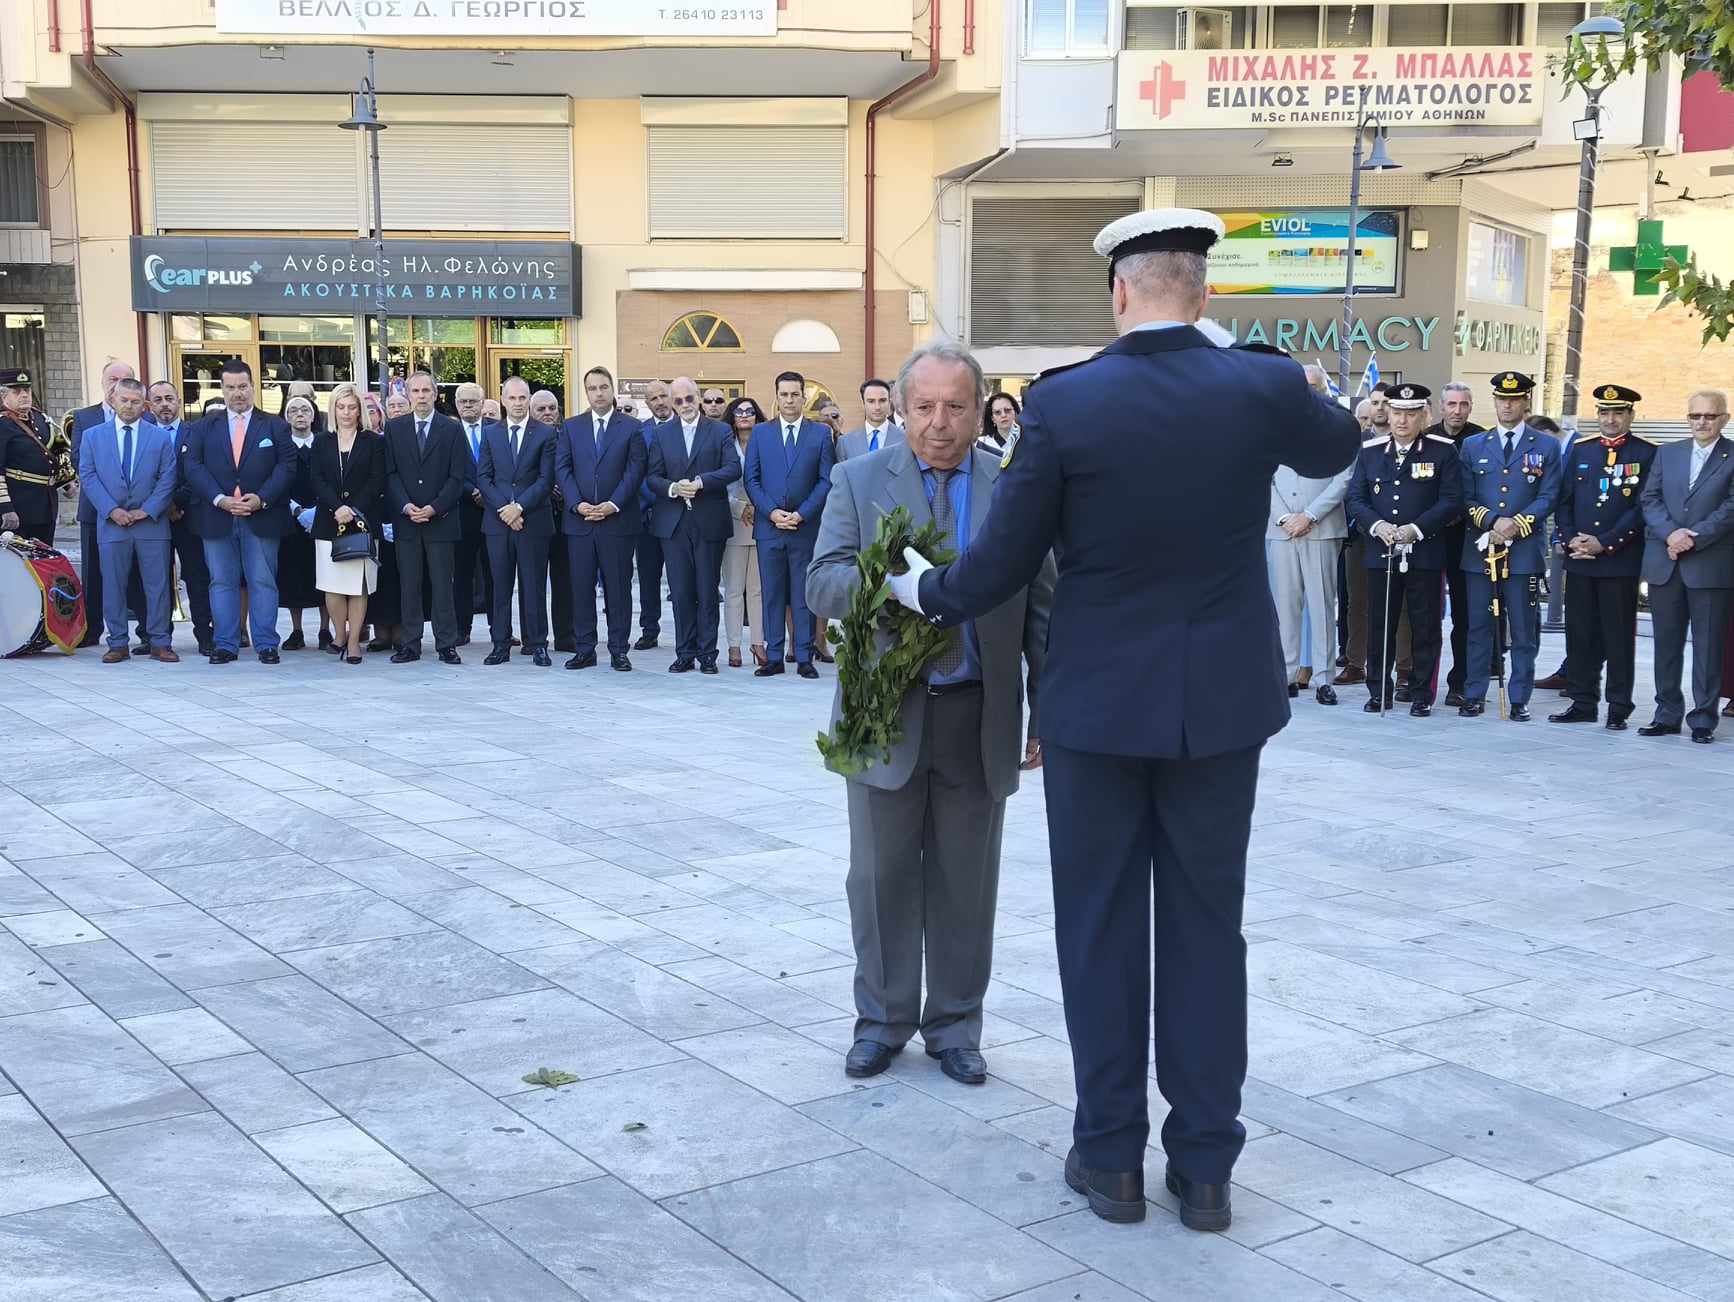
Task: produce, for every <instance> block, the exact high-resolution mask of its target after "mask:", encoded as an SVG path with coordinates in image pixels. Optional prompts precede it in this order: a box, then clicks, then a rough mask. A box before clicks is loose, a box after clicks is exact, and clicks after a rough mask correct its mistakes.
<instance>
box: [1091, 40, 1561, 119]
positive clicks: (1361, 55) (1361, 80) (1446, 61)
mask: <svg viewBox="0 0 1734 1302" xmlns="http://www.w3.org/2000/svg"><path fill="white" fill-rule="evenodd" d="M1544 71H1545V69H1544V67H1543V61H1542V59H1541V56H1540V55H1539V54H1538V53H1537V52H1536V51H1534V50H1530V49H1518V48H1513V47H1511V46H1470V47H1464V48H1461V49H1443V50H1441V49H1372V50H1222V51H1217V50H1178V51H1169V50H1163V51H1156V50H1127V51H1124V52H1122V53H1121V55H1120V67H1119V72H1120V84H1119V92H1118V94H1117V96H1116V104H1115V114H1116V121H1117V124H1118V126H1119V128H1120V130H1122V131H1137V130H1151V129H1154V130H1164V131H1167V130H1193V131H1196V130H1211V129H1220V128H1237V127H1316V126H1332V125H1342V126H1348V127H1352V126H1354V124H1355V121H1356V119H1357V117H1358V116H1359V114H1360V113H1361V112H1362V111H1363V110H1364V109H1372V110H1373V111H1375V112H1376V113H1377V114H1378V116H1379V118H1380V120H1381V121H1383V122H1384V124H1385V125H1386V126H1419V125H1428V124H1432V125H1438V124H1441V123H1446V124H1468V125H1474V126H1533V125H1534V124H1536V123H1538V122H1540V121H1541V114H1542V109H1543V107H1544V104H1543V99H1544V91H1543V87H1542V76H1543V73H1544Z"/></svg>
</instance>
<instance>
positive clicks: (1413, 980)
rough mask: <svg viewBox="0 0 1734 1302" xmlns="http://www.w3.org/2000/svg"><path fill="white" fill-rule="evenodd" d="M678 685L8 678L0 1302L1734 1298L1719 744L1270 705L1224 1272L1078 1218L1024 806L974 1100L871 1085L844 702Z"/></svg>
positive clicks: (1550, 702)
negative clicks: (842, 733)
mask: <svg viewBox="0 0 1734 1302" xmlns="http://www.w3.org/2000/svg"><path fill="white" fill-rule="evenodd" d="M479 628H480V622H479V621H478V629H479ZM1548 642H1549V646H1548V647H1547V649H1546V650H1545V651H1544V654H1543V657H1542V662H1543V667H1544V668H1551V667H1552V665H1553V664H1554V663H1555V662H1556V661H1557V651H1558V649H1557V639H1554V638H1549V639H1548ZM182 649H183V651H185V650H186V649H187V648H186V647H185V646H183V648H182ZM1646 651H1647V647H1646ZM669 658H670V657H669V652H668V651H667V650H666V649H665V650H663V651H661V652H652V653H645V654H640V655H638V656H637V657H636V660H637V663H638V665H639V668H640V672H637V673H634V674H632V675H630V676H623V675H617V674H612V673H609V672H608V671H607V670H606V669H603V670H600V671H590V672H586V673H583V674H573V673H566V672H564V671H562V670H560V669H558V668H556V669H553V670H538V669H536V668H534V667H532V666H531V665H529V664H528V663H527V662H522V661H516V660H515V661H513V662H512V663H511V664H510V665H509V666H505V667H501V668H492V669H489V668H483V667H482V666H481V665H480V664H479V663H477V662H478V661H479V660H480V652H479V651H478V650H477V649H476V648H474V647H472V648H470V653H469V663H466V664H465V665H464V666H463V668H461V669H448V668H445V667H443V666H441V665H439V664H437V663H435V662H434V661H433V660H432V659H431V657H430V658H429V659H427V660H424V661H423V662H421V663H420V664H418V665H414V666H407V667H397V668H394V667H390V666H387V665H386V664H385V663H384V657H381V656H371V657H369V658H368V662H367V663H366V664H365V665H363V666H359V667H349V666H346V665H342V664H339V663H335V662H334V661H333V659H332V658H331V657H328V656H324V655H321V654H319V653H317V652H314V651H308V652H302V653H295V654H288V655H285V657H284V664H283V666H282V667H281V668H279V669H276V670H268V669H264V668H262V667H260V666H259V665H258V664H256V663H254V662H253V661H252V660H251V659H250V658H247V659H244V660H243V661H242V662H241V663H239V664H237V665H234V666H231V667H227V668H221V669H218V668H212V667H210V666H208V665H206V664H205V663H204V662H203V660H200V659H192V658H189V660H188V661H187V663H185V664H182V665H180V666H178V667H169V666H162V665H156V664H150V663H147V662H144V661H133V662H132V663H130V664H128V665H125V666H121V667H106V668H105V667H103V666H101V665H99V664H98V663H97V658H96V656H95V655H94V654H92V653H89V652H87V653H84V654H81V655H79V656H78V657H77V658H75V659H72V660H66V659H63V658H61V657H59V656H44V657H37V658H34V659H32V660H30V661H27V662H8V663H6V664H5V665H4V666H0V746H3V747H4V750H5V752H6V754H7V755H8V756H10V757H11V758H10V762H9V763H8V764H7V765H6V767H5V769H4V772H3V773H0V777H3V779H4V782H5V789H4V790H0V921H3V923H4V931H0V1070H3V1072H4V1076H3V1077H0V1298H3V1299H5V1302H40V1300H46V1299H77V1300H78V1302H89V1300H91V1299H117V1300H124V1302H137V1300H141V1299H163V1300H169V1299H175V1300H178V1299H200V1298H203V1299H222V1298H232V1297H239V1296H247V1297H263V1298H270V1299H273V1300H274V1302H387V1300H391V1302H396V1300H398V1299H410V1298H421V1297H424V1296H425V1297H429V1298H435V1299H440V1300H441V1302H496V1300H497V1302H557V1300H558V1299H568V1298H575V1297H583V1298H590V1299H642V1300H645V1302H665V1300H669V1302H672V1300H682V1299H705V1300H706V1302H723V1300H724V1299H754V1300H758V1299H772V1298H788V1297H797V1298H803V1299H824V1300H827V1302H829V1300H835V1302H863V1300H865V1299H898V1300H900V1302H901V1300H911V1302H927V1300H929V1299H933V1300H939V1299H992V1298H1007V1297H1017V1298H1022V1299H1027V1300H1030V1302H1038V1300H1039V1302H1063V1300H1067V1299H1076V1300H1078V1302H1120V1300H1123V1299H1132V1298H1137V1297H1149V1298H1179V1297H1185V1298H1218V1299H1220V1298H1227V1299H1247V1300H1248V1302H1311V1300H1312V1299H1320V1298H1331V1297H1345V1296H1346V1297H1351V1298H1357V1299H1362V1300H1363V1302H1448V1300H1450V1299H1462V1300H1464V1302H1468V1299H1471V1298H1481V1297H1492V1298H1497V1299H1508V1300H1514V1302H1515V1300H1519V1299H1535V1300H1537V1302H1558V1300H1559V1299H1568V1298H1569V1299H1572V1300H1573V1302H1649V1300H1651V1299H1662V1298H1678V1297H1696V1298H1702V1299H1730V1298H1734V1215H1731V1214H1730V1209H1734V1083H1731V1081H1730V1079H1729V1076H1730V1075H1734V835H1731V833H1734V798H1731V797H1734V737H1729V738H1727V739H1726V740H1725V741H1724V742H1723V743H1721V744H1718V745H1715V746H1712V747H1708V748H1706V747H1698V746H1692V745H1690V744H1687V743H1685V742H1683V741H1674V742H1671V743H1670V742H1665V741H1644V740H1641V739H1639V738H1638V737H1637V736H1636V734H1635V733H1633V732H1628V733H1626V734H1624V735H1621V736H1610V735H1608V734H1606V733H1604V732H1603V731H1602V730H1601V729H1599V728H1574V729H1565V728H1558V727H1550V726H1548V725H1547V724H1546V723H1543V722H1541V721H1540V717H1539V716H1540V715H1541V714H1542V713H1543V712H1545V710H1547V709H1552V708H1557V707H1556V706H1555V704H1554V698H1553V697H1552V696H1551V694H1543V695H1542V696H1539V697H1538V698H1537V702H1536V704H1537V706H1538V707H1539V708H1538V710H1537V714H1538V718H1537V721H1536V722H1535V723H1533V724H1531V725H1529V726H1528V727H1519V726H1517V725H1513V724H1509V723H1501V722H1498V721H1496V720H1493V719H1483V720H1480V721H1475V722H1467V721H1462V720H1459V719H1457V718H1456V717H1455V716H1454V714H1452V715H1445V714H1442V715H1440V716H1439V717H1436V718H1434V719H1432V720H1429V721H1426V722H1417V721H1412V720H1410V719H1409V718H1407V717H1406V716H1402V715H1400V716H1398V717H1394V718H1391V719H1389V720H1386V721H1384V722H1380V721H1378V720H1375V719H1371V718H1368V717H1366V716H1365V715H1363V714H1362V713H1361V712H1360V709H1359V706H1360V704H1361V701H1362V700H1363V699H1365V698H1364V696H1363V695H1361V694H1360V693H1359V692H1358V691H1352V692H1345V703H1344V706H1343V707H1342V708H1339V709H1336V710H1328V709H1323V708H1320V707H1318V706H1316V705H1314V704H1313V703H1312V701H1311V700H1310V699H1309V698H1303V699H1302V700H1301V701H1299V702H1297V710H1296V714H1297V717H1296V720H1295V722H1294V724H1293V725H1292V726H1291V727H1290V728H1289V729H1288V731H1287V732H1285V733H1284V734H1283V735H1282V736H1281V737H1280V738H1278V739H1277V741H1276V742H1275V743H1274V744H1273V745H1272V746H1271V747H1270V749H1269V751H1268V752H1267V759H1266V769H1265V776H1264V782H1263V787H1262V798H1261V801H1260V804H1259V810H1258V818H1257V823H1258V827H1257V832H1256V839H1255V844H1254V858H1253V866H1252V874H1253V880H1252V882H1251V883H1250V890H1251V892H1252V893H1251V894H1250V895H1249V898H1248V900H1247V931H1248V939H1249V941H1250V942H1251V948H1250V964H1251V988H1252V993H1253V999H1252V1075H1253V1079H1252V1080H1250V1081H1249V1082H1248V1085H1247V1091H1246V1100H1245V1112H1246V1125H1247V1130H1248V1133H1249V1136H1250V1142H1249V1143H1248V1145H1247V1148H1246V1153H1245V1156H1244V1158H1243V1159H1242V1161H1241V1164H1240V1166H1239V1168H1238V1169H1237V1171H1236V1172H1235V1178H1236V1182H1237V1188H1236V1194H1235V1208H1236V1218H1235V1225H1234V1228H1233V1230H1232V1231H1231V1232H1230V1233H1229V1234H1228V1235H1227V1236H1211V1235H1201V1234H1194V1233H1190V1232H1188V1231H1185V1230H1182V1229H1181V1228H1180V1227H1179V1225H1178V1223H1177V1222H1176V1221H1175V1219H1174V1218H1173V1216H1172V1214H1171V1212H1170V1210H1169V1208H1168V1205H1167V1203H1166V1195H1158V1196H1157V1198H1156V1201H1157V1203H1158V1206H1157V1207H1156V1208H1154V1209H1152V1216H1151V1218H1150V1219H1149V1220H1148V1221H1147V1222H1146V1223H1144V1224H1142V1225H1137V1226H1119V1227H1115V1226H1109V1225H1107V1224H1105V1223H1103V1222H1101V1221H1099V1220H1097V1219H1096V1218H1095V1217H1094V1216H1093V1215H1092V1214H1091V1213H1090V1212H1089V1211H1088V1210H1086V1209H1083V1208H1082V1206H1081V1203H1080V1200H1079V1199H1078V1198H1077V1197H1076V1196H1074V1195H1073V1194H1072V1193H1071V1192H1070V1191H1069V1190H1068V1189H1067V1188H1066V1185H1065V1183H1064V1182H1063V1180H1062V1179H1061V1159H1062V1158H1063V1156H1064V1154H1065V1150H1066V1146H1067V1144H1068V1142H1069V1129H1070V1120H1071V1112H1070V1109H1071V1105H1072V1102H1073V1085H1072V1074H1071V1065H1070V1059H1069V1056H1068V1050H1067V1045H1066V1038H1065V1025H1064V1021H1063V1018H1062V1015H1061V1009H1060V1004H1059V1002H1058V1000H1059V996H1060V991H1059V982H1058V979H1057V976H1056V972H1055V963H1054V949H1053V937H1052V934H1051V931H1050V922H1051V913H1050V909H1051V901H1050V893H1049V887H1048V881H1047V849H1046V840H1045V831H1044V818H1043V809H1042V799H1041V793H1040V783H1039V780H1037V781H1032V782H1030V783H1028V784H1027V785H1026V788H1025V790H1024V792H1023V793H1021V794H1020V795H1019V796H1018V797H1016V798H1015V799H1014V800H1013V801H1012V804H1011V807H1010V813H1009V817H1008V819H1007V831H1006V845H1005V850H1006V863H1005V874H1004V880H1003V882H1002V885H1001V888H1000V914H999V929H998V944H997V962H996V964H995V982H994V986H993V988H992V990H991V991H990V993H989V997H988V1017H987V1040H986V1044H985V1049H986V1053H987V1057H988V1063H989V1068H990V1070H991V1072H992V1073H993V1074H992V1077H991V1079H990V1080H989V1082H988V1084H987V1085H985V1086H983V1087H980V1088H974V1089H971V1088H967V1087H964V1086H961V1085H957V1084H954V1083H953V1082H951V1081H950V1080H948V1079H946V1078H945V1077H944V1076H942V1075H941V1074H940V1072H939V1070H938V1067H937V1064H935V1063H934V1062H932V1061H931V1060H929V1059H928V1058H926V1057H925V1056H924V1055H923V1054H922V1053H921V1052H920V1050H919V1046H915V1047H913V1048H912V1051H911V1052H908V1053H905V1054H904V1055H903V1056H902V1057H900V1058H899V1059H898V1060H897V1062H896V1065H895V1066H894V1067H893V1068H892V1070H891V1071H890V1072H888V1073H887V1074H885V1075H883V1076H881V1077H878V1078H876V1079H874V1080H872V1081H868V1082H853V1081H850V1080H849V1079H848V1078H846V1077H845V1076H844V1075H843V1071H842V1057H841V1055H842V1052H843V1050H844V1049H845V1048H846V1047H847V1045H848V1042H849V1040H850V1028H851V1014H850V1009H851V999H850V982H851V964H852V960H851V949H850V939H849V925H848V915H847V910H846V907H845V905H844V902H843V881H844V871H845V856H846V853H847V831H846V826H845V816H844V812H843V808H844V792H843V784H842V783H841V781H840V780H838V779H836V778H834V777H831V776H829V775H827V774H826V773H824V772H823V771H822V770H821V769H820V767H819V763H818V760H817V757H816V754H815V751H814V748H813V744H812V738H813V734H814V732H815V731H816V730H817V728H818V727H819V726H820V725H821V724H822V722H823V720H824V718H825V715H826V711H827V709H828V707H829V704H830V698H831V690H832V684H831V682H830V680H829V679H830V675H829V672H827V674H826V681H824V682H822V683H817V684H812V683H806V682H803V681H801V680H799V679H797V678H795V677H793V676H789V677H785V678H781V679H777V680H773V681H769V682H759V681H755V680H753V679H752V678H751V676H750V674H749V673H748V672H747V671H745V670H737V671H729V670H726V669H725V670H724V673H723V676H722V677H721V678H720V679H708V678H701V677H699V676H697V675H692V676H689V677H684V678H678V679H676V678H670V677H669V676H668V675H667V674H666V673H664V672H663V669H664V668H665V667H666V665H667V663H668V661H669ZM646 671H647V672H646ZM1647 675H1648V669H1647V656H1646V664H1645V666H1644V667H1643V668H1642V669H1641V670H1640V682H1641V683H1642V682H1647ZM1223 705H1224V708H1232V705H1233V703H1232V702H1227V701H1225V702H1224V703H1223ZM1645 718H1647V702H1646V703H1645V704H1644V705H1643V706H1642V707H1640V710H1639V714H1638V717H1637V719H1636V720H1635V721H1636V722H1642V721H1643V720H1644V719H1645ZM541 1067H550V1068H554V1069H559V1070H564V1071H568V1072H571V1073H573V1074H574V1075H576V1076H577V1077H578V1078H579V1079H578V1082H577V1083H575V1084H571V1085H567V1086H565V1087H564V1088H560V1089H543V1088H534V1087H531V1086H529V1085H526V1084H525V1083H524V1081H523V1079H522V1078H523V1076H524V1075H525V1074H526V1073H529V1072H533V1071H535V1070H536V1069H538V1068H541ZM1718 1073H1722V1074H1718ZM1152 1095H1153V1103H1154V1105H1155V1106H1156V1108H1157V1111H1158V1116H1160V1108H1161V1101H1160V1098H1159V1097H1157V1096H1155V1094H1154V1089H1153V1090H1152ZM1148 1169H1149V1171H1150V1173H1151V1176H1152V1180H1151V1184H1152V1186H1153V1188H1156V1189H1159V1188H1160V1184H1161V1181H1160V1171H1161V1158H1160V1154H1159V1153H1152V1155H1151V1157H1150V1164H1149V1168H1148Z"/></svg>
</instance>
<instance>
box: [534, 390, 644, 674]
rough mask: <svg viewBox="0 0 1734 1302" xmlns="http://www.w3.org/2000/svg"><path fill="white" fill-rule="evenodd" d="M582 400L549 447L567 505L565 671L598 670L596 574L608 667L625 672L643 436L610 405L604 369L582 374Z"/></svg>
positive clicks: (628, 667)
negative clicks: (569, 636)
mask: <svg viewBox="0 0 1734 1302" xmlns="http://www.w3.org/2000/svg"><path fill="white" fill-rule="evenodd" d="M584 396H585V397H586V398H588V399H589V401H590V410H589V411H587V412H585V413H584V414H583V415H581V416H574V417H572V418H571V419H570V420H568V421H567V422H566V425H565V428H564V429H562V430H561V431H560V438H559V440H558V442H557V444H556V445H555V449H554V478H555V481H556V482H557V483H558V484H559V485H560V494H561V497H562V498H563V500H564V501H565V503H566V510H565V514H563V515H562V516H561V517H560V531H561V532H562V533H563V534H565V535H566V555H567V571H568V573H569V574H570V575H571V578H572V625H573V638H574V641H575V643H576V646H577V650H576V651H575V652H574V653H573V656H572V658H571V659H570V660H568V661H567V662H566V668H568V669H589V668H592V667H593V666H594V665H595V664H596V574H597V571H598V570H600V571H601V574H602V600H603V604H604V606H605V607H606V608H607V611H608V663H609V664H610V665H611V666H613V668H614V669H616V670H617V671H619V672H620V673H623V674H624V673H630V672H632V661H631V660H630V659H629V658H628V657H627V654H626V652H627V649H628V647H629V645H630V639H631V636H632V544H633V540H634V539H635V538H636V537H637V536H638V527H639V523H640V521H639V502H638V490H639V487H640V486H641V485H642V484H643V483H644V463H645V448H644V435H643V433H642V431H641V429H640V426H639V424H638V422H637V421H636V420H634V419H633V418H632V417H630V416H628V415H627V414H626V413H625V412H623V411H621V410H620V409H619V408H617V407H616V406H615V405H614V377H613V376H612V375H610V374H609V373H608V371H607V370H605V369H604V368H603V367H600V366H593V367H591V368H590V369H589V370H588V371H587V372H585V374H584ZM556 631H558V630H556Z"/></svg>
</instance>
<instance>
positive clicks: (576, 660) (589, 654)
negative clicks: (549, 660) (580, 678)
mask: <svg viewBox="0 0 1734 1302" xmlns="http://www.w3.org/2000/svg"><path fill="white" fill-rule="evenodd" d="M566 668H568V669H594V668H596V653H595V652H594V651H586V652H585V653H584V654H583V655H581V656H573V657H572V658H571V659H570V660H568V661H567V662H566Z"/></svg>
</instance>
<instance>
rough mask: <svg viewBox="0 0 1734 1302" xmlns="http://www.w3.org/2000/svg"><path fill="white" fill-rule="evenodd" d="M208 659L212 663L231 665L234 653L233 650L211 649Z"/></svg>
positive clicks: (233, 661) (233, 660)
mask: <svg viewBox="0 0 1734 1302" xmlns="http://www.w3.org/2000/svg"><path fill="white" fill-rule="evenodd" d="M210 660H211V663H212V664H214V665H232V664H234V663H235V653H234V652H233V651H213V652H211V655H210Z"/></svg>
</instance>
